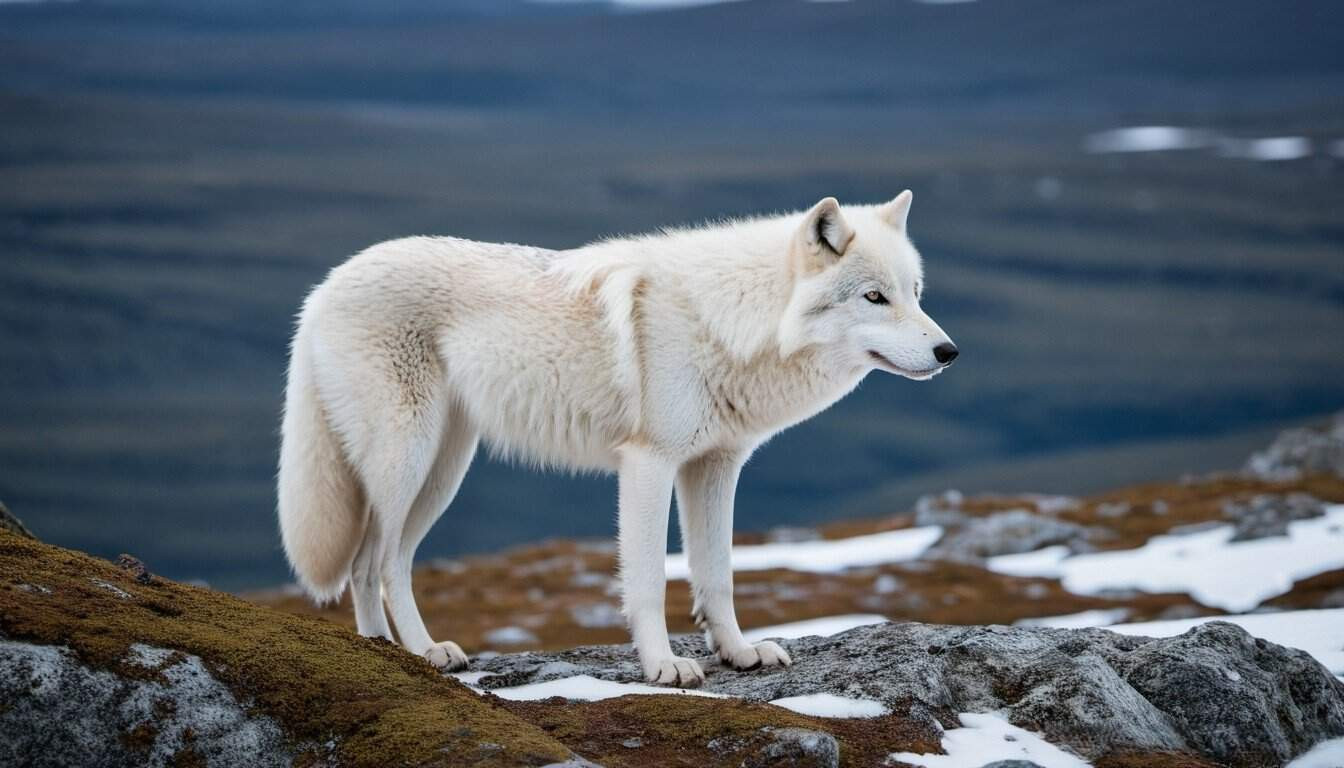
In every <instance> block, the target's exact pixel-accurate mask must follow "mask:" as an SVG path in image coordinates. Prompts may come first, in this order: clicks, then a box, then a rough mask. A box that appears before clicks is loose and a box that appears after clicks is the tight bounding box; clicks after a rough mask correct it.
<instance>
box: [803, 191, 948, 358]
mask: <svg viewBox="0 0 1344 768" xmlns="http://www.w3.org/2000/svg"><path fill="white" fill-rule="evenodd" d="M913 198H914V195H913V194H912V193H911V192H910V191H909V190H906V191H904V192H902V193H901V194H899V195H897V196H896V197H895V199H893V200H891V201H890V202H888V203H884V204H882V205H875V206H857V207H854V206H851V207H848V208H845V209H844V210H843V211H842V210H841V208H840V204H839V203H838V202H836V200H835V198H833V197H828V198H825V199H823V200H822V201H821V202H819V203H817V204H816V205H814V206H812V208H811V209H810V210H808V211H807V212H806V213H805V214H803V217H802V221H801V223H800V224H799V225H798V228H797V230H796V232H795V234H794V237H793V241H792V244H791V246H790V250H791V252H790V260H791V265H792V268H793V275H794V281H793V293H792V296H791V297H790V300H789V305H788V308H787V309H786V310H785V312H784V317H783V321H782V322H781V324H780V328H779V344H780V351H781V353H782V354H784V355H785V356H787V355H789V354H791V353H793V352H794V351H796V350H798V349H801V348H803V347H805V346H811V345H817V346H821V347H823V348H826V349H827V350H828V351H830V352H832V353H835V354H838V355H839V356H840V358H841V359H843V360H846V361H848V362H851V363H853V364H854V365H855V366H856V367H860V368H863V369H864V370H871V369H873V368H879V369H881V370H884V371H889V372H891V373H897V374H900V375H902V376H905V377H906V378H910V379H918V380H923V379H928V378H930V377H932V376H934V375H935V374H937V373H939V372H940V371H942V370H943V369H944V368H946V367H947V366H948V365H949V364H951V362H952V360H953V359H955V358H956V356H957V347H956V345H954V344H953V343H952V340H951V339H950V338H948V336H947V334H946V333H944V332H943V329H942V328H939V327H938V324H937V323H935V322H934V321H933V319H932V318H930V317H929V316H928V315H926V314H924V310H923V309H921V308H920V306H919V301H920V297H921V294H922V293H923V290H924V271H923V266H922V263H921V261H920V257H919V251H916V250H915V246H914V244H912V243H911V242H910V238H909V237H908V236H907V235H906V228H905V223H906V216H907V215H908V214H909V212H910V202H911V200H913Z"/></svg>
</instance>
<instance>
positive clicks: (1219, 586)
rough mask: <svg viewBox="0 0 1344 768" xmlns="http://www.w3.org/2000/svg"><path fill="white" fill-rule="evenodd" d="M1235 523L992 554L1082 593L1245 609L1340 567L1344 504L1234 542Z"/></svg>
mask: <svg viewBox="0 0 1344 768" xmlns="http://www.w3.org/2000/svg"><path fill="white" fill-rule="evenodd" d="M1234 534H1235V529H1234V528H1233V526H1230V525H1220V526H1217V527H1216V528H1212V529H1209V530H1205V531H1199V532H1195V533H1185V534H1168V535H1165V536H1154V537H1153V538H1152V539H1150V540H1148V542H1147V543H1145V544H1144V545H1143V546H1142V547H1139V548H1138V549H1128V550H1121V551H1115V552H1097V553H1092V554H1083V555H1074V556H1072V557H1070V556H1069V551H1068V549H1067V548H1065V547H1063V546H1053V547H1046V548H1044V549H1039V550H1036V551H1034V552H1024V553H1022V554H1016V555H1001V556H999V557H992V558H990V559H989V560H988V561H987V563H986V565H987V566H988V568H989V569H990V570H991V571H995V572H997V573H1004V574H1008V575H1011V576H1039V577H1046V578H1057V579H1059V580H1060V583H1061V584H1062V585H1063V586H1064V588H1065V589H1067V590H1069V591H1070V592H1073V593H1075V594H1080V595H1097V594H1101V593H1103V592H1107V591H1111V590H1125V589H1138V590H1142V591H1144V592H1184V593H1187V594H1189V595H1190V596H1191V597H1193V598H1195V599H1196V600H1198V601H1200V602H1201V603H1204V604H1205V605H1209V606H1213V607H1215V608H1222V609H1223V610H1226V611H1232V612H1241V611H1249V610H1250V609H1252V608H1255V607H1256V606H1258V605H1260V603H1262V602H1264V601H1265V600H1267V599H1269V598H1271V597H1275V596H1276V595H1281V594H1283V593H1285V592H1288V591H1289V590H1290V589H1292V587H1293V582H1294V581H1297V580H1299V579H1305V578H1308V577H1311V576H1315V575H1316V574H1318V573H1324V572H1325V571H1329V570H1334V569H1336V568H1344V505H1335V506H1331V507H1327V508H1326V513H1325V515H1324V516H1323V517H1318V518H1313V519H1310V520H1298V521H1295V522H1292V523H1289V524H1288V535H1287V536H1273V537H1268V538H1263V539H1255V540H1252V541H1238V542H1234V541H1232V537H1233V535H1234Z"/></svg>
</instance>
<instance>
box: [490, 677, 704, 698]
mask: <svg viewBox="0 0 1344 768" xmlns="http://www.w3.org/2000/svg"><path fill="white" fill-rule="evenodd" d="M490 692H491V693H493V694H495V695H496V696H499V697H500V698H504V699H511V700H513V701H537V700H540V699H549V698H550V697H552V696H563V697H564V698H566V699H581V700H583V701H600V700H602V699H614V698H616V697H617V696H629V695H630V694H632V693H633V694H641V695H669V694H671V695H679V696H707V697H709V698H712V699H723V698H727V697H726V696H724V695H723V694H722V693H710V692H709V691H697V690H691V689H688V688H668V687H666V686H657V685H644V684H643V683H617V682H613V681H611V680H599V679H597V678H596V677H593V676H592V675H575V676H574V677H565V678H561V679H559V680H547V681H546V682H544V683H532V684H531V685H518V686H514V687H512V688H492V689H491V690H490Z"/></svg>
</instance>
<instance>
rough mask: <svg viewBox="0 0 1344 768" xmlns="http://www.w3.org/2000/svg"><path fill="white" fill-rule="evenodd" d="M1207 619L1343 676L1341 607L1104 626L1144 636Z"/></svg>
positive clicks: (1173, 631) (1169, 633) (1343, 618)
mask: <svg viewBox="0 0 1344 768" xmlns="http://www.w3.org/2000/svg"><path fill="white" fill-rule="evenodd" d="M1209 621H1227V622H1231V623H1233V624H1236V625H1237V626H1239V627H1241V628H1242V629H1244V630H1246V631H1247V632H1249V633H1251V634H1252V635H1254V636H1255V637H1258V638H1260V639H1261V640H1268V641H1269V642H1271V643H1277V644H1279V645H1286V646H1288V647H1290V648H1300V649H1301V650H1304V651H1306V652H1307V653H1310V654H1311V655H1312V656H1313V657H1315V658H1316V660H1317V661H1319V662H1321V665H1322V666H1324V667H1325V668H1326V669H1328V670H1330V674H1332V675H1335V676H1336V677H1344V608H1327V609H1322V610H1311V611H1282V612H1280V613H1252V614H1247V615H1244V616H1201V617H1199V618H1195V619H1177V620H1174V621H1145V622H1138V623H1134V624H1116V625H1115V626H1111V627H1107V629H1109V630H1110V631H1112V632H1119V633H1121V634H1124V635H1141V636H1144V637H1174V636H1175V635H1179V634H1181V633H1183V632H1186V631H1187V630H1189V629H1190V628H1192V627H1196V626H1198V625H1200V624H1204V623H1205V622H1209Z"/></svg>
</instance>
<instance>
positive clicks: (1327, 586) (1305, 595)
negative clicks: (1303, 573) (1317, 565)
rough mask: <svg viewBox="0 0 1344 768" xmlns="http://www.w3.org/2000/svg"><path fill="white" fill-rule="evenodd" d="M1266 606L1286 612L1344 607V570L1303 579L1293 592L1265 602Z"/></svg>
mask: <svg viewBox="0 0 1344 768" xmlns="http://www.w3.org/2000/svg"><path fill="white" fill-rule="evenodd" d="M1265 605H1270V606H1273V607H1275V608H1281V609H1283V610H1286V611H1291V610H1300V609H1303V608H1340V607H1344V568H1341V569H1338V570H1334V571H1326V572H1325V573H1318V574H1316V575H1315V576H1312V577H1310V578H1306V579H1302V580H1301V581H1298V582H1296V583H1294V584H1293V588H1292V590H1291V591H1289V592H1288V593H1286V594H1283V595H1279V596H1278V597H1276V598H1274V599H1272V600H1267V601H1265Z"/></svg>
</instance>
